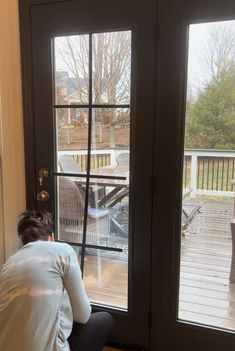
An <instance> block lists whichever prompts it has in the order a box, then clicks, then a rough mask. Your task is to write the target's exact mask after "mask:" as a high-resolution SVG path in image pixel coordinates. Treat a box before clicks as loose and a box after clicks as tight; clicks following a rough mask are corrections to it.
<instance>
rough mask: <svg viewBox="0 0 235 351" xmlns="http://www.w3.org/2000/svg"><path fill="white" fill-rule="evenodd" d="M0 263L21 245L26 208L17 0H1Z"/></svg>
mask: <svg viewBox="0 0 235 351" xmlns="http://www.w3.org/2000/svg"><path fill="white" fill-rule="evenodd" d="M0 159H1V164H0V265H2V263H3V262H4V260H5V259H6V258H7V257H8V256H9V255H10V254H12V253H13V252H14V251H15V250H16V249H17V248H18V246H19V241H18V239H17V235H16V223H17V218H18V215H19V214H20V213H21V212H22V211H23V210H24V209H25V172H24V140H23V113H22V91H21V67H20V34H19V10H18V0H10V1H9V0H1V1H0Z"/></svg>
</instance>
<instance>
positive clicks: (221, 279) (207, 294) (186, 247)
mask: <svg viewBox="0 0 235 351" xmlns="http://www.w3.org/2000/svg"><path fill="white" fill-rule="evenodd" d="M192 203H195V204H198V205H200V206H201V207H200V211H199V212H198V213H197V214H196V215H195V216H194V218H193V219H192V221H191V223H189V225H188V227H187V228H186V230H185V231H184V234H183V235H182V250H181V274H180V301H179V318H180V319H183V320H187V321H192V322H196V323H199V324H201V323H202V324H206V325H213V326H215V327H219V328H225V329H226V328H229V329H235V284H232V283H230V282H229V273H230V263H231V253H232V242H231V233H230V220H231V218H232V216H233V202H232V200H194V201H193V200H190V204H192ZM85 266H86V271H85V277H84V281H85V285H86V288H87V291H88V295H89V297H90V299H91V300H92V301H96V302H98V303H101V304H110V305H113V306H118V307H121V308H127V261H125V260H118V259H110V258H104V257H95V256H87V258H86V265H85Z"/></svg>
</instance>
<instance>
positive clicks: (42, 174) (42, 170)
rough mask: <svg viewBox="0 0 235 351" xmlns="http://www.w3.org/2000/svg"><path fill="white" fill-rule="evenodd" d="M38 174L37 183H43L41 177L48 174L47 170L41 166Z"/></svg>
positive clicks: (45, 176)
mask: <svg viewBox="0 0 235 351" xmlns="http://www.w3.org/2000/svg"><path fill="white" fill-rule="evenodd" d="M38 175H39V178H38V179H39V184H40V185H41V186H42V185H43V179H44V178H47V177H48V175H49V171H48V169H46V168H41V169H40V170H39V172H38Z"/></svg>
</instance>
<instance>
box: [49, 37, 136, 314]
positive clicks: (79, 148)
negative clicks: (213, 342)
mask: <svg viewBox="0 0 235 351" xmlns="http://www.w3.org/2000/svg"><path fill="white" fill-rule="evenodd" d="M54 58H55V62H54V77H55V84H54V92H55V94H54V95H55V103H54V114H55V120H56V123H55V125H56V138H55V140H56V148H55V150H56V159H57V173H55V177H56V179H57V213H58V221H57V229H58V240H61V241H65V242H68V243H70V244H72V245H74V246H77V247H78V249H77V250H78V253H79V255H80V260H81V269H82V272H83V274H84V281H85V286H86V288H87V289H88V291H89V296H90V298H91V301H92V302H93V303H95V304H101V305H106V306H107V305H108V306H111V307H117V308H123V309H125V310H127V309H128V304H127V301H128V251H129V249H128V247H129V164H130V127H131V125H130V85H131V84H130V79H131V31H119V32H105V33H89V34H84V35H73V36H62V37H56V38H54ZM117 282H118V284H120V286H119V288H118V289H119V290H120V294H119V295H118V296H116V294H114V291H115V290H117V289H115V288H114V286H116V285H117ZM112 286H113V287H112Z"/></svg>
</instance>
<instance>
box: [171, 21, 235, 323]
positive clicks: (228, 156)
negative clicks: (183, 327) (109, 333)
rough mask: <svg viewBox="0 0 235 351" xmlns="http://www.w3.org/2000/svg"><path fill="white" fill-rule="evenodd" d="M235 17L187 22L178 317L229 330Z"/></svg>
mask: <svg viewBox="0 0 235 351" xmlns="http://www.w3.org/2000/svg"><path fill="white" fill-rule="evenodd" d="M234 164H235V21H222V22H209V23H200V24H192V25H190V26H189V42H188V84H187V108H186V131H185V151H184V179H183V198H182V204H183V205H182V236H181V265H180V267H181V268H180V294H179V308H178V318H179V319H181V320H185V321H189V322H193V323H199V324H202V325H207V326H210V327H218V328H222V329H231V330H235V284H234V283H235V264H234V263H235V257H234V246H233V245H234V235H235V231H234V186H233V184H234V178H235V168H234Z"/></svg>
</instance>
